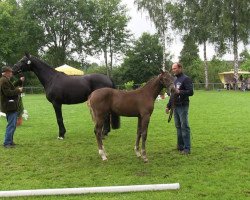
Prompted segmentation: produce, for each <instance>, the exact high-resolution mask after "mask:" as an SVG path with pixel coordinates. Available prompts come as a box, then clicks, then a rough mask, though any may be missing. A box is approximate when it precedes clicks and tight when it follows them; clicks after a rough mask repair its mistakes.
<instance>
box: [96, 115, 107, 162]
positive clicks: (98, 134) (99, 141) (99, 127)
mask: <svg viewBox="0 0 250 200" xmlns="http://www.w3.org/2000/svg"><path fill="white" fill-rule="evenodd" d="M102 128H103V120H98V119H96V125H95V136H96V141H97V145H98V149H99V154H100V156H101V157H102V160H107V156H106V153H105V150H104V146H103V143H102Z"/></svg>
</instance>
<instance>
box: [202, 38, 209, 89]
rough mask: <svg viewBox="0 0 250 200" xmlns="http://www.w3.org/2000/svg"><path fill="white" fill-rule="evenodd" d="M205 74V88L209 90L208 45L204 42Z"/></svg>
mask: <svg viewBox="0 0 250 200" xmlns="http://www.w3.org/2000/svg"><path fill="white" fill-rule="evenodd" d="M203 51H204V72H205V88H206V90H208V64H207V45H206V41H204V48H203Z"/></svg>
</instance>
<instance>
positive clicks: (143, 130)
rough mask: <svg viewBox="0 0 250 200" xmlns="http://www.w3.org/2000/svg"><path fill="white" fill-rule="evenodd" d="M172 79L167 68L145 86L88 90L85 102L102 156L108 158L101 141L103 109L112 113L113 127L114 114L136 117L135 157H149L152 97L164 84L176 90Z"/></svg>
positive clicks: (169, 88)
mask: <svg viewBox="0 0 250 200" xmlns="http://www.w3.org/2000/svg"><path fill="white" fill-rule="evenodd" d="M173 81H174V78H173V77H172V76H171V75H170V73H169V72H167V71H166V72H163V71H162V72H161V74H159V75H158V76H157V77H155V78H153V79H151V80H150V81H148V82H147V84H146V85H145V86H143V87H141V88H139V89H136V90H133V91H121V90H116V89H111V88H102V89H98V90H95V91H94V92H92V93H91V95H90V97H89V100H88V105H89V107H90V110H91V114H92V118H93V120H94V122H95V128H94V132H95V134H96V139H97V143H98V149H99V154H100V156H101V157H102V160H107V156H106V152H105V150H104V146H103V143H102V138H101V135H102V133H101V132H102V128H103V124H104V119H105V115H106V113H111V116H112V115H113V116H114V120H113V123H114V124H115V125H116V126H115V128H119V124H118V123H117V120H116V119H117V116H127V117H138V127H137V139H136V143H135V153H136V155H137V156H138V157H140V156H142V158H143V160H144V162H147V161H148V159H147V156H146V139H147V130H148V124H149V120H150V116H151V114H152V112H153V110H154V101H155V99H156V97H157V96H158V95H159V93H160V92H161V90H162V89H163V87H166V88H167V89H168V90H169V91H172V92H174V91H175V89H174V84H173ZM111 123H112V117H111ZM141 138H142V150H141V153H140V151H139V142H140V139H141Z"/></svg>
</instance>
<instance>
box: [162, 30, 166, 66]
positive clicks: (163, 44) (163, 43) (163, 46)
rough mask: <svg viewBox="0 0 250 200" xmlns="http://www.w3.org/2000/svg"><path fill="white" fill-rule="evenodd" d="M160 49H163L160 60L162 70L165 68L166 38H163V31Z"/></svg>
mask: <svg viewBox="0 0 250 200" xmlns="http://www.w3.org/2000/svg"><path fill="white" fill-rule="evenodd" d="M162 49H163V58H162V59H163V60H162V70H163V71H165V69H166V39H165V31H163V33H162Z"/></svg>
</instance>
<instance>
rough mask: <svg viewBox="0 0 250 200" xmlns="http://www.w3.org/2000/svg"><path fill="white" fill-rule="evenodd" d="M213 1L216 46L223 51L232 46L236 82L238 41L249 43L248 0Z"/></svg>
mask: <svg viewBox="0 0 250 200" xmlns="http://www.w3.org/2000/svg"><path fill="white" fill-rule="evenodd" d="M214 3H215V4H216V5H215V7H216V8H217V10H218V12H217V15H215V18H214V22H215V26H216V30H217V32H216V36H217V40H216V41H217V43H218V48H219V50H220V51H222V52H224V51H226V50H227V49H229V48H230V47H231V46H232V50H233V54H234V78H235V80H236V81H237V82H238V78H239V75H238V70H239V58H238V44H239V42H243V43H245V44H248V43H249V35H250V20H249V19H250V1H249V0H221V1H215V2H214Z"/></svg>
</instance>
